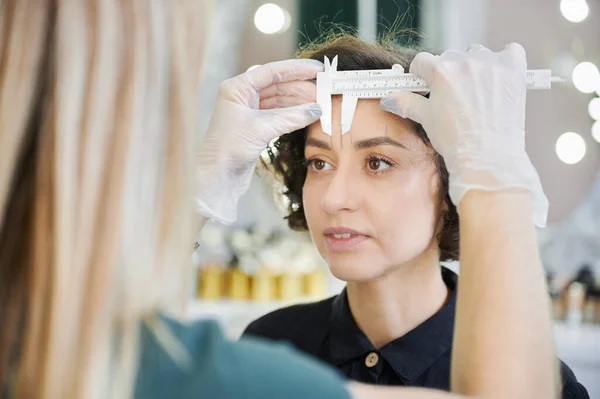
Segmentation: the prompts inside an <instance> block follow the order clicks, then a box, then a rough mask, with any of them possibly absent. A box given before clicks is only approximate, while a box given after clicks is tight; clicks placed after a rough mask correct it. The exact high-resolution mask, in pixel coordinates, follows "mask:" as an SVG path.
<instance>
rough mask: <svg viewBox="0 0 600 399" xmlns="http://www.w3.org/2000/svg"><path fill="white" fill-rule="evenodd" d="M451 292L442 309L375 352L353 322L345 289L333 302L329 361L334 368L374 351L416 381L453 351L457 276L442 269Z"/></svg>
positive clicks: (401, 374) (399, 371) (398, 371)
mask: <svg viewBox="0 0 600 399" xmlns="http://www.w3.org/2000/svg"><path fill="white" fill-rule="evenodd" d="M442 278H443V279H444V282H445V283H446V286H447V287H448V288H449V289H450V290H451V291H452V293H451V294H450V297H449V298H448V300H447V301H446V303H445V304H444V306H443V307H442V308H441V309H440V310H439V311H438V312H437V313H435V314H434V315H433V316H431V317H430V318H429V319H427V320H425V321H424V322H423V323H421V324H420V325H419V326H417V327H416V328H414V329H413V330H411V331H409V332H408V333H406V334H405V335H403V336H402V337H400V338H397V339H395V340H393V341H391V342H389V343H388V344H386V345H384V346H383V347H381V348H380V349H379V350H377V349H376V348H375V347H374V345H373V344H372V343H371V341H369V339H368V338H367V336H366V335H365V334H364V333H363V332H362V331H361V330H360V328H358V325H357V324H356V322H355V321H354V317H353V316H352V312H351V311H350V306H349V305H348V296H347V293H346V290H345V289H344V291H342V293H341V294H340V295H338V296H337V297H336V298H335V299H334V301H333V302H332V312H331V326H330V337H329V359H330V361H331V362H332V363H333V364H335V365H338V366H339V365H341V364H342V363H345V362H347V361H349V360H352V359H355V358H357V357H359V356H363V355H365V354H367V353H369V352H373V351H377V352H378V353H379V354H380V355H381V356H382V357H383V358H384V359H385V360H386V361H387V362H388V363H389V365H390V366H391V367H392V369H393V370H394V372H395V373H396V374H397V375H398V376H399V377H401V378H403V379H404V380H407V381H411V380H414V379H416V378H418V377H419V376H420V375H421V374H423V372H424V371H425V370H427V369H428V368H429V367H431V366H432V365H433V363H435V361H436V360H438V359H439V358H440V357H441V356H442V355H444V354H445V353H446V352H447V351H449V350H450V349H451V348H452V338H453V333H454V312H455V308H456V284H457V275H456V274H455V273H454V272H452V271H451V270H449V269H446V268H444V267H442Z"/></svg>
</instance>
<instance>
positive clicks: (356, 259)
mask: <svg viewBox="0 0 600 399" xmlns="http://www.w3.org/2000/svg"><path fill="white" fill-rule="evenodd" d="M325 260H326V261H327V265H328V266H329V270H330V271H331V274H333V275H334V276H335V278H337V279H339V280H342V281H346V282H349V283H360V282H367V281H372V280H375V279H377V278H379V277H381V276H383V275H384V274H385V273H386V271H387V270H388V267H385V266H384V265H383V264H382V263H381V262H374V261H373V257H364V256H361V255H360V254H356V253H345V254H340V253H335V254H327V257H326V258H325Z"/></svg>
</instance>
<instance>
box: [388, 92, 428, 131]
mask: <svg viewBox="0 0 600 399" xmlns="http://www.w3.org/2000/svg"><path fill="white" fill-rule="evenodd" d="M427 101H428V99H427V98H425V97H423V96H422V95H420V94H416V93H413V92H410V91H407V90H399V91H396V92H393V93H392V94H390V95H388V96H386V97H383V98H382V99H381V101H380V107H381V109H382V110H384V111H387V112H391V113H393V114H396V115H398V116H400V117H402V118H408V119H411V120H413V121H415V122H417V123H421V124H422V123H423V118H424V113H425V107H426V106H427Z"/></svg>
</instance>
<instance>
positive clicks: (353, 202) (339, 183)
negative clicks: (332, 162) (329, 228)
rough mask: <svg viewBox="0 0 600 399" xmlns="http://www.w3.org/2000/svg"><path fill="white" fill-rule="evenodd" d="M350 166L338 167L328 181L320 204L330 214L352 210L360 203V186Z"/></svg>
mask: <svg viewBox="0 0 600 399" xmlns="http://www.w3.org/2000/svg"><path fill="white" fill-rule="evenodd" d="M349 169H350V168H338V169H337V170H336V171H335V173H334V174H333V176H332V177H331V179H330V180H329V182H328V186H327V189H326V190H325V193H324V195H323V197H322V198H321V206H322V207H323V209H324V210H325V212H327V213H328V214H330V215H333V214H336V213H338V212H353V211H356V210H357V209H358V206H359V204H360V195H361V194H360V188H359V187H358V186H357V182H356V176H353V174H352V171H351V170H349Z"/></svg>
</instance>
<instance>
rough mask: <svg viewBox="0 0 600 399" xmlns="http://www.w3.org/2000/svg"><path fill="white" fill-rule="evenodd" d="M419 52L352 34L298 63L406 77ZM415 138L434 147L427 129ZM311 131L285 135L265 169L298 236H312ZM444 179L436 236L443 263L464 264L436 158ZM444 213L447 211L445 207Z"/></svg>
mask: <svg viewBox="0 0 600 399" xmlns="http://www.w3.org/2000/svg"><path fill="white" fill-rule="evenodd" d="M417 53H418V50H417V49H414V48H409V47H401V46H399V45H397V44H395V43H394V42H393V40H390V39H389V37H388V38H383V39H380V41H378V43H376V44H372V43H367V42H365V41H362V40H360V39H358V38H357V37H355V36H353V35H349V34H342V35H338V36H336V37H334V38H328V39H326V41H325V42H321V43H313V44H309V45H308V46H306V47H304V48H302V49H301V50H300V51H299V52H298V53H297V54H296V56H295V58H308V59H314V60H319V61H322V60H323V59H324V57H325V56H327V57H328V58H329V59H332V58H333V57H335V56H336V55H337V56H338V70H339V71H352V70H361V69H389V68H391V67H392V66H393V65H394V64H400V65H402V67H404V69H405V70H406V71H408V69H409V66H410V63H411V61H412V60H413V58H414V57H415V55H416V54H417ZM414 125H415V128H416V134H417V135H418V137H419V138H420V139H421V140H423V142H424V143H425V144H427V145H428V146H429V147H431V143H430V141H429V138H428V137H427V133H425V130H424V129H423V127H422V126H421V125H419V124H417V123H414ZM307 131H308V129H307V128H305V129H302V130H300V131H297V132H294V133H290V134H286V135H283V136H281V137H279V139H277V140H275V141H273V142H272V143H271V144H270V145H269V146H268V147H267V154H268V158H269V160H270V162H265V161H264V160H263V162H262V163H263V165H264V166H265V167H266V168H267V169H268V170H270V171H271V172H272V173H273V174H274V175H275V177H276V178H277V179H278V180H280V182H281V183H282V184H283V192H282V194H283V196H284V197H285V199H286V200H287V208H288V209H287V212H288V214H287V216H286V217H285V218H286V219H287V221H288V224H289V227H290V228H291V229H292V230H295V231H307V230H308V224H307V221H306V216H305V214H304V207H303V205H302V188H303V186H304V181H305V179H306V173H307V170H306V166H305V164H304V162H303V160H304V146H305V143H306V136H307ZM433 157H434V159H433V162H434V163H435V165H436V167H437V170H438V174H439V178H440V186H439V193H440V194H439V195H440V205H442V204H443V203H445V204H446V207H445V208H447V209H446V210H443V211H441V214H440V217H441V218H442V226H441V228H440V230H439V232H438V234H437V240H438V242H439V249H440V260H441V261H454V260H458V258H459V226H458V212H457V210H456V207H455V206H454V204H453V203H452V201H451V200H450V194H449V193H448V170H447V169H446V165H445V163H444V160H443V158H442V157H441V156H440V155H439V154H438V153H437V152H435V154H434V155H433ZM440 208H442V207H441V206H440Z"/></svg>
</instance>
